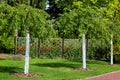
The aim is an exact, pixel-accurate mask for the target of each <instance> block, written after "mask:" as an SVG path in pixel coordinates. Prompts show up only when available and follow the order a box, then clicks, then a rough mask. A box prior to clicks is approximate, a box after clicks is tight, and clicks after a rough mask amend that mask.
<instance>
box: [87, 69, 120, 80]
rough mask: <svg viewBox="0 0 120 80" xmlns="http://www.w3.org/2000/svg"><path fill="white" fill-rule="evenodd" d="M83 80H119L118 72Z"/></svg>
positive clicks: (119, 72)
mask: <svg viewBox="0 0 120 80" xmlns="http://www.w3.org/2000/svg"><path fill="white" fill-rule="evenodd" d="M85 80H120V71H116V72H111V73H108V74H103V75H100V76H95V77H90V78H87V79H85Z"/></svg>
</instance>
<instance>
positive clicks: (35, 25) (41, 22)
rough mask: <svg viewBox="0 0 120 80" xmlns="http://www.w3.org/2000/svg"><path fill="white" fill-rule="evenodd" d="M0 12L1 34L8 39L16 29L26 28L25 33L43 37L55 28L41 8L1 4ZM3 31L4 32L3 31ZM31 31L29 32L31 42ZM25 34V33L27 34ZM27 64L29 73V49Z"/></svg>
mask: <svg viewBox="0 0 120 80" xmlns="http://www.w3.org/2000/svg"><path fill="white" fill-rule="evenodd" d="M0 14H1V16H0V17H1V19H0V23H1V25H0V26H1V27H0V28H1V29H0V31H1V34H3V35H2V37H5V38H6V39H7V38H8V36H13V35H14V33H15V29H16V28H17V29H18V30H24V32H25V34H26V33H27V32H29V33H30V35H31V37H38V38H43V37H46V36H45V35H48V34H49V33H50V31H51V30H52V31H53V32H54V30H53V29H52V27H49V26H47V20H46V19H47V18H48V17H49V15H48V14H47V13H46V12H45V11H43V10H40V9H36V8H32V7H30V6H27V5H24V4H22V5H18V6H13V7H11V6H9V5H7V4H3V5H0ZM2 31H3V32H2ZM29 33H27V37H28V40H27V42H26V44H27V43H29ZM25 34H23V35H25ZM28 48H29V44H28V45H26V49H28ZM26 53H27V56H26V59H25V60H26V62H25V63H26V64H25V71H24V72H25V74H28V73H29V72H28V66H29V49H28V50H27V51H26Z"/></svg>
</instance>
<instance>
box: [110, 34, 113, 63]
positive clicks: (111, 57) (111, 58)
mask: <svg viewBox="0 0 120 80" xmlns="http://www.w3.org/2000/svg"><path fill="white" fill-rule="evenodd" d="M110 44H111V47H110V48H111V54H110V64H111V65H113V35H112V34H111V41H110Z"/></svg>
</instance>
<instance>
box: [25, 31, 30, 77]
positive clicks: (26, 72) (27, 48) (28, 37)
mask: <svg viewBox="0 0 120 80" xmlns="http://www.w3.org/2000/svg"><path fill="white" fill-rule="evenodd" d="M29 52H30V36H29V33H27V34H26V52H25V66H24V74H26V75H28V74H29Z"/></svg>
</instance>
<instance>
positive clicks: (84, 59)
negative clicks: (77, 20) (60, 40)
mask: <svg viewBox="0 0 120 80" xmlns="http://www.w3.org/2000/svg"><path fill="white" fill-rule="evenodd" d="M82 61H83V67H82V68H83V69H86V39H85V34H84V33H83V35H82Z"/></svg>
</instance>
